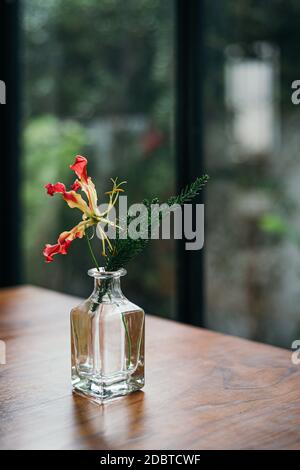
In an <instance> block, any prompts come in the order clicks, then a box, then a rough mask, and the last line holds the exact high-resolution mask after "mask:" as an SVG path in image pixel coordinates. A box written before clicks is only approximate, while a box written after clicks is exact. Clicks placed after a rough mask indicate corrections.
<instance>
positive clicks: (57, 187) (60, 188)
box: [45, 183, 66, 196]
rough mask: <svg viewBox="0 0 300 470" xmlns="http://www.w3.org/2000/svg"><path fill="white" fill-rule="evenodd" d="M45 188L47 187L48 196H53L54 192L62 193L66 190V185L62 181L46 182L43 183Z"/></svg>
mask: <svg viewBox="0 0 300 470" xmlns="http://www.w3.org/2000/svg"><path fill="white" fill-rule="evenodd" d="M45 188H46V189H47V194H49V196H53V195H54V194H55V193H64V192H65V191H66V187H65V185H64V184H63V183H56V184H51V183H48V184H46V185H45Z"/></svg>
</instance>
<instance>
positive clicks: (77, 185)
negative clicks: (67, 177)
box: [71, 180, 81, 191]
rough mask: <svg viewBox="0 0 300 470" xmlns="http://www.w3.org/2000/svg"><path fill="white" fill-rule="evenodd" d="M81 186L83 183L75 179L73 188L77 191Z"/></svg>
mask: <svg viewBox="0 0 300 470" xmlns="http://www.w3.org/2000/svg"><path fill="white" fill-rule="evenodd" d="M79 188H81V184H80V182H79V181H78V180H75V181H74V183H73V184H72V186H71V189H73V191H77V189H79Z"/></svg>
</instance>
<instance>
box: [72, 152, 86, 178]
mask: <svg viewBox="0 0 300 470" xmlns="http://www.w3.org/2000/svg"><path fill="white" fill-rule="evenodd" d="M86 166H87V159H86V158H85V157H82V156H81V155H77V157H76V159H75V163H73V165H70V168H71V170H73V171H75V173H76V175H77V176H78V178H79V179H80V180H81V181H82V182H84V183H87V182H88V176H87V171H86Z"/></svg>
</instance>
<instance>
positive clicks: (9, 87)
mask: <svg viewBox="0 0 300 470" xmlns="http://www.w3.org/2000/svg"><path fill="white" fill-rule="evenodd" d="M19 7H20V5H19V0H1V2H0V80H2V81H4V82H5V85H6V104H0V155H1V185H0V187H1V197H0V200H1V206H0V211H1V229H0V237H1V238H0V240H1V245H0V247H1V249H0V252H1V270H0V272H1V280H0V285H1V286H9V285H14V284H17V283H19V282H20V200H19V194H20V172H19V155H20V92H19V91H20V86H19V85H20V68H19V37H20V34H19V33H20V25H19Z"/></svg>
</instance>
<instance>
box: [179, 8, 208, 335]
mask: <svg viewBox="0 0 300 470" xmlns="http://www.w3.org/2000/svg"><path fill="white" fill-rule="evenodd" d="M203 3H204V0H188V1H186V0H176V54H175V57H176V81H175V83H176V110H175V148H176V154H177V158H176V161H177V184H178V187H179V188H182V187H184V186H186V185H187V184H189V183H191V182H192V181H193V180H194V179H195V178H196V177H197V176H199V175H201V174H202V173H203V130H202V127H203V97H202V93H203V62H204V61H203V52H204V47H203ZM201 202H203V200H202V196H199V198H198V200H197V201H195V203H201ZM177 249H178V251H177V295H178V297H177V305H178V312H177V318H178V320H180V321H183V322H185V323H191V324H194V325H200V326H201V325H202V326H203V303H204V302H203V298H204V294H203V293H204V287H203V281H204V276H203V252H202V250H201V251H185V246H184V240H180V241H179V242H178V247H177Z"/></svg>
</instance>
